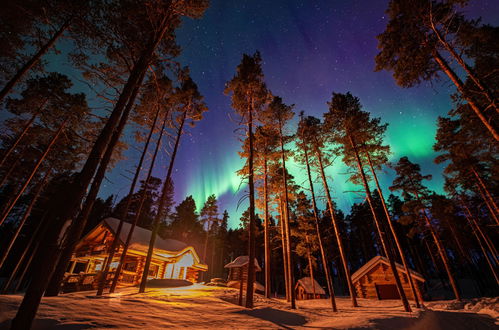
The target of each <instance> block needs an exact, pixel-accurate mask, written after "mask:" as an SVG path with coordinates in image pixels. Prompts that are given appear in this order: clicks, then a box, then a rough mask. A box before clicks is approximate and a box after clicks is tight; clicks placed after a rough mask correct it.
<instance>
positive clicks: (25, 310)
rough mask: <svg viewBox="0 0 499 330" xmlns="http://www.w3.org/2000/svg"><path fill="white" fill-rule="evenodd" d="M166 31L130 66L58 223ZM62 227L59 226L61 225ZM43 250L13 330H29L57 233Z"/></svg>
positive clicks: (75, 204)
mask: <svg viewBox="0 0 499 330" xmlns="http://www.w3.org/2000/svg"><path fill="white" fill-rule="evenodd" d="M167 29H168V25H167V20H166V18H165V20H164V22H163V23H162V25H161V26H160V31H159V33H157V34H153V35H154V37H153V38H152V39H151V40H150V42H148V43H147V45H146V47H145V48H144V50H143V52H142V54H141V56H140V58H139V60H138V62H137V63H136V65H135V66H134V68H133V70H132V73H131V74H130V77H129V78H128V81H127V83H126V84H125V86H124V88H123V91H122V92H121V94H120V97H119V99H118V102H117V103H116V105H115V107H114V109H113V112H112V113H111V115H110V116H109V118H108V120H107V122H106V125H105V126H104V128H103V129H102V131H101V133H100V134H99V137H98V138H97V140H96V142H95V143H94V146H93V148H92V150H91V151H90V154H89V156H88V158H87V161H86V162H85V165H84V166H83V169H82V170H81V172H80V173H79V175H78V177H77V178H76V180H75V181H74V184H73V186H74V187H73V189H72V193H71V196H68V197H67V204H66V207H65V208H64V209H63V210H61V213H60V218H61V219H62V220H60V221H61V223H62V224H64V223H65V222H67V221H72V219H74V218H75V216H76V213H77V212H78V209H79V205H80V202H81V200H82V199H83V197H84V196H85V193H86V190H87V188H88V185H89V183H90V181H91V180H92V177H93V176H94V174H95V170H96V169H97V166H98V164H99V162H100V158H101V155H102V154H103V152H104V150H105V149H106V147H107V145H108V143H109V140H110V138H111V134H112V132H113V131H114V129H115V127H116V125H117V123H118V121H119V118H120V117H121V114H122V112H123V109H124V107H125V106H126V104H127V102H128V100H129V99H130V95H131V93H132V92H133V90H134V88H135V87H136V86H137V85H138V86H140V85H141V84H142V79H141V78H142V77H143V76H142V73H143V72H145V71H146V70H147V68H148V66H149V63H150V61H151V60H152V57H153V54H154V52H155V50H156V48H157V46H158V44H159V42H160V41H161V40H162V39H163V35H164V34H165V32H166V31H167ZM61 228H62V226H61ZM44 245H45V247H46V251H47V252H48V254H47V255H46V256H47V257H46V258H45V260H44V263H43V264H41V265H40V267H39V269H38V274H39V276H37V277H36V278H34V279H33V281H31V283H30V285H29V287H28V290H27V291H26V294H25V295H24V299H23V301H22V303H21V305H20V306H19V309H18V311H17V314H16V316H15V318H14V319H13V320H12V325H11V327H12V329H13V330H17V329H19V330H24V329H29V328H30V327H31V324H32V322H33V319H34V318H35V315H36V312H37V310H38V306H39V305H40V301H41V298H42V295H43V293H44V292H45V288H46V285H47V282H48V279H49V278H50V277H51V276H52V274H53V271H54V267H55V265H56V264H57V262H58V259H59V256H57V255H52V254H51V253H53V252H54V251H57V249H58V248H59V242H58V233H54V234H53V235H51V237H49V241H47V242H44Z"/></svg>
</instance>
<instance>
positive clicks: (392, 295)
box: [376, 284, 400, 299]
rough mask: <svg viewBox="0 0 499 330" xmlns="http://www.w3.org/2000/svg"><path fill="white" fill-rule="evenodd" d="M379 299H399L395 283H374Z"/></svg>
mask: <svg viewBox="0 0 499 330" xmlns="http://www.w3.org/2000/svg"><path fill="white" fill-rule="evenodd" d="M376 292H378V298H379V299H399V298H400V296H399V292H398V290H397V286H396V285H395V284H376Z"/></svg>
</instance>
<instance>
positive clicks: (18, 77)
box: [0, 18, 72, 103]
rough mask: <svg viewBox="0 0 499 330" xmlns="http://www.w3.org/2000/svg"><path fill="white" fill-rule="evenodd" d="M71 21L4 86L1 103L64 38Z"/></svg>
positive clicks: (1, 92) (0, 92) (65, 23)
mask: <svg viewBox="0 0 499 330" xmlns="http://www.w3.org/2000/svg"><path fill="white" fill-rule="evenodd" d="M71 19H72V18H70V19H69V20H67V21H66V22H64V24H63V25H62V26H61V27H60V28H59V30H57V31H56V32H55V33H54V35H53V36H52V38H50V39H49V40H48V41H47V43H46V44H44V45H43V46H42V48H40V50H38V52H37V53H36V54H35V55H33V57H31V58H30V59H29V61H28V62H26V63H25V64H24V65H23V66H22V67H21V68H20V69H19V70H18V71H17V73H16V74H15V75H14V77H12V78H11V79H10V80H9V81H8V82H7V84H6V85H5V86H4V88H3V89H2V90H1V91H0V103H1V102H2V101H3V99H4V98H5V97H6V96H7V94H9V93H10V91H11V90H12V88H14V86H15V85H16V84H17V83H18V82H19V80H21V78H22V77H23V76H24V75H25V74H26V73H27V72H28V71H29V70H31V68H33V66H34V65H35V64H36V63H37V62H38V61H40V59H41V57H42V56H43V55H45V53H47V51H48V50H49V49H50V48H52V47H53V46H54V44H55V42H56V41H57V39H59V37H60V36H62V34H63V33H64V31H65V30H66V29H67V28H68V27H69V25H70V23H71Z"/></svg>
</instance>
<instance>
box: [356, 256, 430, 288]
mask: <svg viewBox="0 0 499 330" xmlns="http://www.w3.org/2000/svg"><path fill="white" fill-rule="evenodd" d="M380 263H383V264H385V265H386V266H388V267H390V263H389V262H388V259H386V258H385V257H382V256H376V257H374V258H372V259H371V260H369V261H368V262H367V263H366V264H365V265H364V266H362V267H360V268H359V269H358V270H357V271H356V272H355V273H353V274H352V282H356V281H358V280H359V279H360V278H361V277H362V276H364V275H366V274H367V273H368V272H369V271H370V270H371V269H373V268H374V267H375V266H377V265H379V264H380ZM395 265H396V267H397V270H398V271H399V272H401V273H404V274H406V275H407V273H406V272H405V268H404V266H402V265H401V264H399V263H397V262H396V263H395ZM409 271H410V272H411V276H412V278H415V279H417V280H419V281H421V282H424V281H425V279H424V277H423V275H421V274H420V273H418V272H416V271H414V270H412V269H410V270H409Z"/></svg>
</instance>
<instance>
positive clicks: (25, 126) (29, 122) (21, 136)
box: [0, 98, 48, 186]
mask: <svg viewBox="0 0 499 330" xmlns="http://www.w3.org/2000/svg"><path fill="white" fill-rule="evenodd" d="M47 102H48V98H47V99H45V101H44V102H43V103H42V105H41V106H40V107H38V110H37V111H35V113H34V114H33V115H32V116H31V118H30V119H29V120H28V121H27V122H26V124H25V125H24V127H23V130H22V131H21V133H19V135H18V136H17V138H16V140H15V141H14V143H12V145H11V146H10V147H9V149H7V151H6V152H5V153H4V154H3V156H2V159H1V160H0V167H2V166H3V164H4V163H5V161H6V160H7V158H9V156H10V154H11V153H12V152H13V151H14V150H15V149H16V147H17V145H18V144H19V142H21V140H22V139H23V137H24V136H25V135H26V133H28V131H29V129H30V128H31V125H33V123H34V122H35V119H36V117H38V115H39V114H40V112H42V109H43V107H44V106H45V104H46V103H47ZM0 186H1V185H0Z"/></svg>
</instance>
